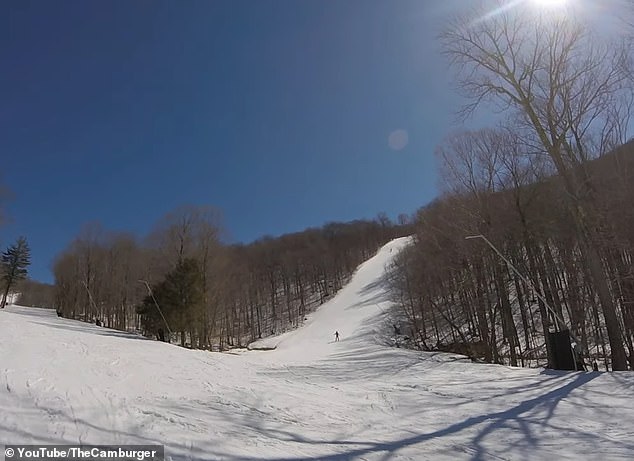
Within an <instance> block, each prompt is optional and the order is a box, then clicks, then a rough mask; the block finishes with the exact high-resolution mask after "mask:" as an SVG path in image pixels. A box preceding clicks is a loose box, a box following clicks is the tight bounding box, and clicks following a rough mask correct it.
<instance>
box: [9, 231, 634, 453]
mask: <svg viewBox="0 0 634 461" xmlns="http://www.w3.org/2000/svg"><path fill="white" fill-rule="evenodd" d="M406 244H407V239H398V240H395V241H393V242H391V243H389V244H387V245H386V246H385V247H383V248H382V249H381V250H380V251H379V252H378V254H377V255H376V256H375V257H374V258H372V259H370V260H369V261H367V262H366V263H364V264H362V265H361V266H360V267H359V269H358V270H357V272H356V273H355V275H354V276H353V278H352V280H351V282H350V284H349V285H348V286H346V287H345V288H344V289H343V290H341V291H340V292H339V294H338V295H337V296H336V297H334V298H333V299H332V300H331V301H330V302H328V303H326V304H324V305H323V306H322V307H321V308H319V309H318V311H317V312H316V313H314V314H313V315H312V316H311V317H310V318H309V319H308V321H307V322H306V325H305V326H304V327H302V328H300V329H299V330H296V331H293V332H290V333H287V334H285V335H283V336H281V337H277V338H273V339H269V340H266V341H263V342H262V343H261V344H260V346H268V347H276V349H275V350H271V351H261V350H253V351H234V352H232V353H210V352H204V351H190V350H186V349H182V348H180V347H177V346H174V345H169V344H164V343H159V342H156V341H150V340H145V339H142V338H139V337H135V336H133V335H128V334H124V333H120V332H117V331H114V330H109V329H106V328H101V327H96V326H94V325H88V324H84V323H81V322H77V321H70V320H64V319H59V318H57V317H56V316H55V313H54V312H51V311H48V310H40V309H29V308H20V307H15V306H13V307H9V308H7V309H5V310H4V311H0V443H12V444H17V443H69V444H70V443H72V444H76V443H82V444H150V443H156V444H164V445H165V446H166V451H167V454H168V456H169V457H171V458H172V459H179V460H180V459H194V460H214V459H226V460H305V459H323V460H349V459H357V460H461V459H465V460H466V459H469V460H496V459H514V460H551V459H556V460H561V459H570V460H579V459H587V460H594V459H601V460H616V459H623V460H625V459H628V460H631V459H634V398H633V397H634V374H632V373H627V372H622V373H610V374H608V373H594V372H590V373H563V372H552V371H545V370H541V369H514V368H510V367H504V366H496V365H478V364H472V363H470V362H468V361H467V360H465V359H463V358H461V357H459V356H454V355H451V354H433V353H419V352H414V351H406V350H402V349H395V348H389V347H385V346H382V345H380V341H379V340H378V339H377V331H378V329H379V328H385V325H384V323H385V319H384V318H383V316H384V315H385V311H386V309H388V307H389V302H388V301H387V300H386V295H385V289H384V286H383V283H382V277H383V275H384V268H385V266H386V265H387V264H389V262H390V260H391V259H392V258H393V257H394V256H395V255H396V254H397V253H398V251H399V250H400V249H401V248H402V247H403V246H405V245H406ZM335 330H338V331H339V333H340V334H341V341H340V342H334V332H335Z"/></svg>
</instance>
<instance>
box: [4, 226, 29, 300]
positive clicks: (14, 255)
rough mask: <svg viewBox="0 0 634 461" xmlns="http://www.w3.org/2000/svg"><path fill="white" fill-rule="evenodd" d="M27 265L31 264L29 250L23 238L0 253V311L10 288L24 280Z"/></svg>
mask: <svg viewBox="0 0 634 461" xmlns="http://www.w3.org/2000/svg"><path fill="white" fill-rule="evenodd" d="M29 264H31V250H30V249H29V245H28V244H27V243H26V238H24V237H20V238H18V240H17V242H16V243H15V244H13V245H11V246H9V248H7V250H6V251H5V252H4V253H2V259H1V260H0V269H1V273H2V280H3V281H4V283H5V287H4V295H3V296H2V304H1V305H0V309H4V306H5V305H6V303H7V298H8V296H9V291H11V288H12V287H14V286H15V284H16V283H17V282H19V281H20V280H23V279H25V278H26V275H27V269H26V268H27V267H28V266H29Z"/></svg>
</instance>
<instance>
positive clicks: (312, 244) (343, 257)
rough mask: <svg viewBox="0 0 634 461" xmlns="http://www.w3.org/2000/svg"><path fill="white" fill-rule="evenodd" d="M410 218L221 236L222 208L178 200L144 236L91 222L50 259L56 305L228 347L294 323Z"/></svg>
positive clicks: (69, 313)
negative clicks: (232, 239) (229, 239)
mask: <svg viewBox="0 0 634 461" xmlns="http://www.w3.org/2000/svg"><path fill="white" fill-rule="evenodd" d="M406 221H407V220H406V219H405V218H404V217H403V218H401V224H400V225H398V224H394V223H392V222H391V221H390V220H389V219H388V218H387V217H386V216H385V215H380V216H379V217H378V218H377V219H375V220H358V221H352V222H349V223H329V224H326V225H324V226H322V227H320V228H311V229H307V230H305V231H303V232H297V233H294V234H288V235H283V236H281V237H277V238H273V237H265V238H261V239H259V240H257V241H255V242H253V243H250V244H236V245H226V244H224V243H223V242H222V238H221V236H222V227H221V223H220V218H219V215H218V212H217V211H215V210H214V209H212V208H208V207H183V208H180V209H178V210H176V211H174V212H172V213H170V214H168V215H167V216H165V217H164V218H163V219H162V220H161V221H160V222H159V223H158V224H157V225H156V226H155V228H154V229H153V230H152V232H150V234H149V235H148V236H146V237H145V238H143V239H137V238H135V237H134V236H132V235H130V234H125V233H113V232H107V231H105V230H104V229H102V228H101V227H100V226H98V225H91V226H87V227H86V228H85V229H83V230H82V232H81V233H80V235H79V236H78V237H77V238H76V239H75V240H74V241H73V242H72V243H71V244H70V245H69V246H68V248H66V250H65V251H63V252H62V253H61V254H60V255H59V256H58V258H57V259H56V261H55V263H54V267H53V273H54V277H55V304H56V308H57V310H58V314H59V315H62V316H64V317H67V318H74V319H80V320H84V321H88V322H95V321H98V323H100V324H103V325H104V326H107V327H110V328H116V329H120V330H138V331H141V332H142V333H143V334H145V335H147V336H152V337H156V338H157V339H164V340H167V341H176V342H178V343H180V344H181V345H183V346H187V347H194V348H201V349H218V348H219V349H226V348H229V347H238V346H246V345H247V344H248V343H249V342H251V341H253V340H255V339H258V338H262V337H265V336H268V335H271V334H274V333H275V334H276V333H280V332H282V331H285V330H287V329H289V328H294V327H297V326H298V325H300V324H301V323H302V322H303V320H304V316H305V315H306V314H307V313H308V312H310V311H311V310H314V309H315V308H316V307H317V306H319V305H320V304H321V303H323V302H325V301H326V300H327V299H328V298H329V297H331V296H332V295H333V294H334V293H336V292H337V291H338V290H339V289H340V288H341V287H342V286H343V285H344V284H345V283H346V281H347V280H348V278H349V277H350V276H351V274H352V272H353V271H354V270H355V268H356V267H357V266H358V265H359V264H360V263H361V262H362V261H364V260H366V259H367V258H369V257H370V256H372V254H373V253H374V252H376V250H377V249H378V248H379V247H380V246H381V245H383V244H384V243H386V242H387V241H389V240H391V239H392V238H394V237H397V236H401V235H405V234H407V233H408V231H409V228H408V226H407V225H405V223H406Z"/></svg>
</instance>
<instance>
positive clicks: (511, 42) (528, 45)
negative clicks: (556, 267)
mask: <svg viewBox="0 0 634 461" xmlns="http://www.w3.org/2000/svg"><path fill="white" fill-rule="evenodd" d="M527 8H529V7H527V6H522V5H519V6H516V7H515V8H514V9H509V8H506V9H500V10H499V11H498V12H497V13H496V14H493V15H491V14H486V12H484V11H482V9H477V10H474V11H472V12H471V13H470V14H468V15H464V16H461V17H459V18H456V20H454V21H453V22H452V23H450V24H449V25H448V26H447V28H446V30H445V32H444V33H443V34H442V35H441V40H442V43H443V47H444V51H445V53H446V55H447V56H448V57H449V58H450V60H451V63H452V64H453V65H454V67H455V69H456V70H457V79H458V83H459V86H460V89H461V90H462V91H463V94H464V95H465V96H466V97H467V98H468V99H469V101H470V102H469V103H468V104H467V105H466V106H465V108H464V111H463V113H464V114H470V113H473V112H474V111H475V110H476V109H478V108H479V107H480V106H481V105H482V104H483V103H484V102H490V103H493V104H495V105H496V106H497V108H498V109H499V110H501V111H503V112H504V111H507V112H508V113H509V114H512V115H513V117H512V118H513V121H514V127H515V130H516V132H517V133H518V136H519V137H518V139H521V140H522V141H523V142H524V143H526V144H527V145H532V146H534V148H535V149H536V150H541V151H543V152H544V153H546V154H547V155H548V157H549V159H550V160H551V161H552V163H553V165H554V167H555V168H556V171H557V173H558V174H559V176H560V177H561V178H562V180H563V184H564V188H565V191H566V194H567V201H568V207H569V210H570V212H571V214H572V216H573V217H574V223H575V226H576V229H577V234H578V236H579V238H580V242H581V249H582V252H583V259H584V261H585V265H586V268H587V270H588V272H589V273H590V275H591V278H592V282H593V284H594V286H595V288H596V292H597V295H598V297H599V300H600V303H601V307H602V312H603V315H604V317H605V322H606V329H607V332H608V337H609V342H610V348H611V354H612V367H613V369H614V370H624V369H626V367H627V365H626V356H625V349H624V346H623V341H622V337H621V329H620V325H619V318H618V316H617V310H616V306H615V303H614V299H613V298H612V294H611V288H610V284H609V281H608V277H607V275H606V271H605V268H604V266H603V262H602V259H601V255H602V251H603V248H602V241H601V239H600V238H599V235H597V232H596V229H597V227H599V226H600V225H601V223H600V222H597V219H598V213H597V211H596V203H595V201H594V186H593V180H592V177H591V176H590V175H589V173H588V170H587V168H586V162H587V161H588V160H589V159H591V158H594V157H598V156H601V155H603V154H605V153H606V152H607V151H608V150H609V149H611V148H613V147H614V146H615V145H616V144H618V143H619V142H621V141H623V139H621V138H622V137H623V127H624V126H627V123H626V121H625V120H624V117H626V116H628V115H629V113H628V111H627V110H625V109H624V107H626V106H627V104H626V106H624V103H623V101H631V100H632V95H633V87H632V80H631V68H630V65H631V52H632V50H631V46H630V44H629V42H627V41H620V42H607V41H605V40H602V39H601V38H599V37H598V36H597V35H596V34H593V33H592V32H591V31H590V30H588V29H587V28H586V27H584V25H583V24H582V23H580V22H579V21H578V20H576V19H574V18H572V17H566V18H563V17H557V16H554V17H547V16H546V15H545V14H540V13H537V12H536V11H529V10H527ZM509 118H510V117H509Z"/></svg>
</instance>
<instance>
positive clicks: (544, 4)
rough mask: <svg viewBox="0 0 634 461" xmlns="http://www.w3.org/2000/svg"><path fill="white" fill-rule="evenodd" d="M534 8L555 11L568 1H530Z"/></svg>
mask: <svg viewBox="0 0 634 461" xmlns="http://www.w3.org/2000/svg"><path fill="white" fill-rule="evenodd" d="M530 1H531V3H533V4H534V5H535V6H538V7H540V8H549V9H557V8H563V7H564V6H566V4H567V3H568V0H530Z"/></svg>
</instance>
